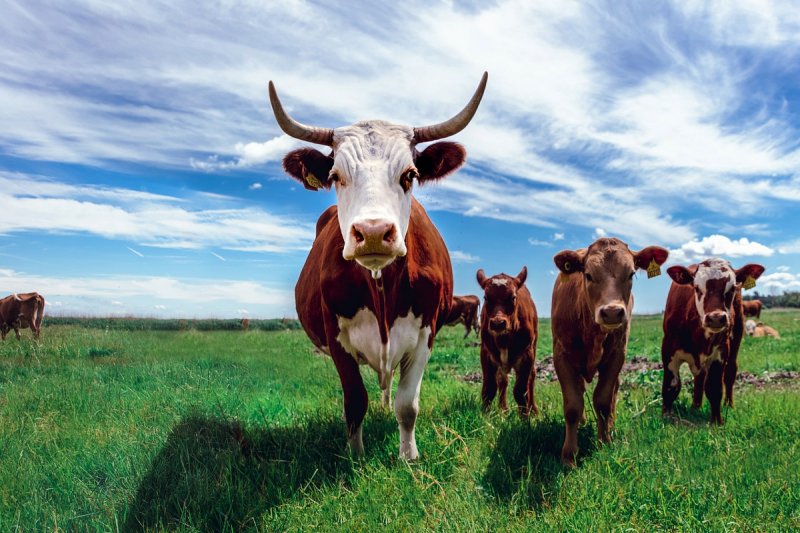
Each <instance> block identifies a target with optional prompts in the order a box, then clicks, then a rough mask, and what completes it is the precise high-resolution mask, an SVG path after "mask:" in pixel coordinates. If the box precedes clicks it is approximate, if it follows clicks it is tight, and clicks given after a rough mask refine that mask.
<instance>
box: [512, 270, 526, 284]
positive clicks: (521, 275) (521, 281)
mask: <svg viewBox="0 0 800 533" xmlns="http://www.w3.org/2000/svg"><path fill="white" fill-rule="evenodd" d="M526 279H528V267H527V266H523V267H522V270H520V271H519V274H517V277H516V278H514V281H516V282H517V287H522V286H523V285H525V280H526Z"/></svg>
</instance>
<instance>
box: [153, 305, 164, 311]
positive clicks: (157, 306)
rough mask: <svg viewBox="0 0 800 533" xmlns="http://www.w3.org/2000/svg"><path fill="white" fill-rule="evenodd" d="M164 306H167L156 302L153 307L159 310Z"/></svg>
mask: <svg viewBox="0 0 800 533" xmlns="http://www.w3.org/2000/svg"><path fill="white" fill-rule="evenodd" d="M166 308H167V306H166V305H161V304H156V305H154V306H153V309H157V310H159V311H163V310H164V309H166Z"/></svg>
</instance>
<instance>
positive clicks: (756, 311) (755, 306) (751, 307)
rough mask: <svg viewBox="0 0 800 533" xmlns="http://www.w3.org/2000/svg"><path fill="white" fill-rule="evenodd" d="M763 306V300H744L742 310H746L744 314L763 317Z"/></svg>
mask: <svg viewBox="0 0 800 533" xmlns="http://www.w3.org/2000/svg"><path fill="white" fill-rule="evenodd" d="M763 307H764V304H763V303H762V302H761V300H742V310H743V311H744V316H754V317H756V318H761V309H762V308H763Z"/></svg>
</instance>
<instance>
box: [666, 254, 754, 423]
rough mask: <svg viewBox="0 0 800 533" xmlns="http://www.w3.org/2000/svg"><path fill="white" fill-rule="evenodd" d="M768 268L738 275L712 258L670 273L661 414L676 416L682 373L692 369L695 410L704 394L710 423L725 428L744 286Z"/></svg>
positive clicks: (746, 269) (751, 268)
mask: <svg viewBox="0 0 800 533" xmlns="http://www.w3.org/2000/svg"><path fill="white" fill-rule="evenodd" d="M763 272H764V267H763V266H761V265H756V264H748V265H745V266H743V267H742V268H740V269H738V270H734V269H733V267H732V266H731V264H730V263H729V262H728V261H726V260H725V259H719V258H716V257H715V258H711V259H706V260H705V261H703V262H701V263H699V264H696V265H691V266H689V267H684V266H677V265H676V266H672V267H669V268H668V269H667V273H668V274H669V277H671V278H672V285H671V286H670V288H669V294H668V295H667V306H666V308H665V309H664V339H663V341H662V343H661V361H662V363H663V365H664V382H663V383H662V385H661V397H662V402H663V403H662V410H663V412H664V413H665V414H668V413H670V412H671V411H672V404H673V403H674V402H675V399H676V398H677V397H678V393H679V392H680V390H681V379H680V367H681V365H682V364H683V363H687V364H688V365H689V369H690V370H691V371H692V375H694V395H693V399H692V407H695V408H699V407H700V406H701V405H702V403H703V392H704V391H705V394H706V397H707V398H708V402H709V404H710V405H711V423H712V424H722V413H721V409H720V405H721V402H722V385H723V382H724V384H725V404H726V405H730V406H733V384H734V382H735V381H736V371H737V369H738V364H737V357H738V355H739V346H740V345H741V342H742V336H743V334H744V311H743V310H742V284H743V283H744V282H745V281H746V280H747V279H748V278H752V279H753V280H756V279H758V277H759V276H761V274H762V273H763Z"/></svg>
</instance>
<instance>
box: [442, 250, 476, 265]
mask: <svg viewBox="0 0 800 533" xmlns="http://www.w3.org/2000/svg"><path fill="white" fill-rule="evenodd" d="M450 260H451V261H452V262H453V263H466V264H472V263H477V262H478V261H480V260H481V258H480V257H478V256H477V255H472V254H470V253H467V252H462V251H461V250H450Z"/></svg>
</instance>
